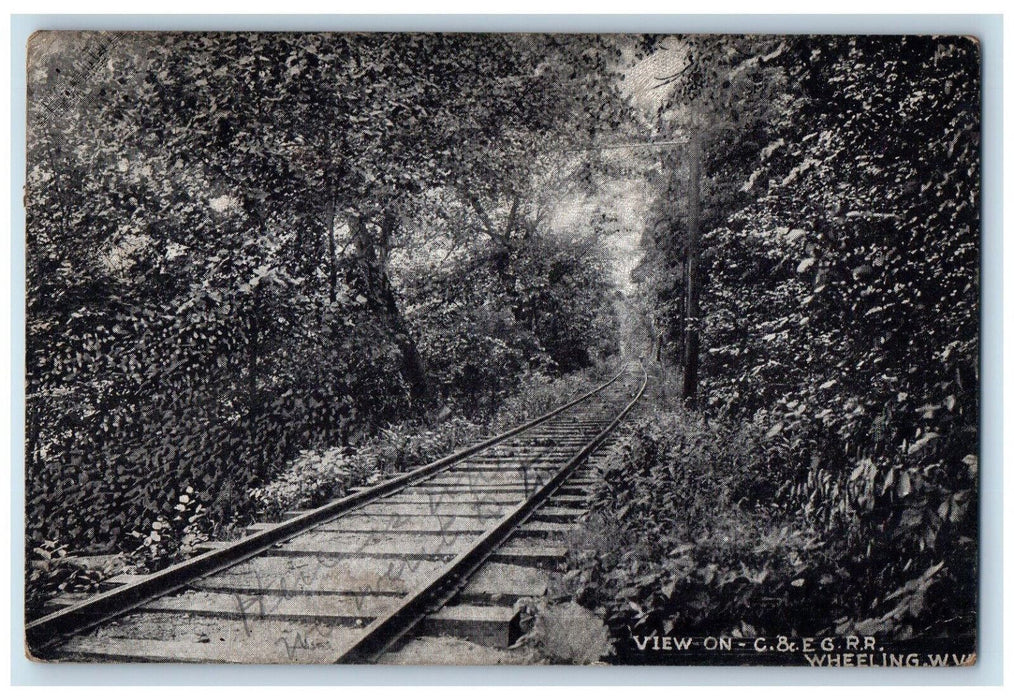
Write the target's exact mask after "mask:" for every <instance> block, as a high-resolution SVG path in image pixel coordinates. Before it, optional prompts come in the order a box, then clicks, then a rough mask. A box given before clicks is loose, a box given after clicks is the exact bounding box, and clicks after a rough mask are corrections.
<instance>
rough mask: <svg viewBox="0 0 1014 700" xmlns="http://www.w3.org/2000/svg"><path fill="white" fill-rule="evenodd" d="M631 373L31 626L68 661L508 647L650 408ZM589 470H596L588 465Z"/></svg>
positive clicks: (296, 658) (285, 657)
mask: <svg viewBox="0 0 1014 700" xmlns="http://www.w3.org/2000/svg"><path fill="white" fill-rule="evenodd" d="M647 381H648V377H647V374H646V373H645V371H644V370H643V368H641V367H639V366H636V365H633V364H631V365H628V366H627V367H626V368H625V369H624V370H623V371H621V372H620V373H619V374H617V375H616V376H615V377H613V378H612V379H610V380H609V381H608V382H606V383H604V384H602V385H601V386H599V387H597V388H596V389H594V390H592V391H591V392H589V393H587V394H585V395H583V396H581V397H578V398H577V399H575V400H573V401H571V402H569V403H567V404H565V405H563V406H561V407H559V408H557V409H556V410H554V411H551V412H550V413H547V414H545V415H543V416H541V417H539V418H536V419H535V420H532V421H529V422H528V423H525V424H524V425H521V426H518V427H516V428H514V429H512V430H510V431H507V432H505V433H503V434H501V435H498V436H495V437H493V438H490V439H488V440H486V441H483V442H481V443H479V444H477V445H474V446H472V447H470V448H468V449H465V450H461V451H460V452H457V453H455V454H452V455H450V456H448V457H445V458H443V459H440V460H437V461H436V462H433V463H431V464H428V465H426V466H423V467H420V468H418V469H415V470H413V471H411V472H407V473H404V474H401V475H399V476H397V477H395V478H392V479H390V480H388V481H386V482H384V483H381V484H378V485H376V486H372V487H369V488H364V489H360V490H359V491H357V492H354V493H352V494H351V495H349V496H346V497H344V498H341V499H338V500H335V501H333V502H331V503H328V504H326V505H324V506H322V507H320V508H316V509H313V510H309V511H298V512H293V513H290V514H288V517H287V519H286V520H284V521H282V522H280V523H263V524H257V525H254V526H252V527H251V528H250V529H249V530H248V532H247V535H246V536H245V537H243V538H242V539H240V540H238V541H235V542H225V543H214V544H211V545H209V547H208V548H207V551H205V552H204V553H202V554H201V555H199V556H197V557H194V558H192V559H189V560H187V561H185V562H182V563H180V564H177V565H174V566H172V567H169V568H167V569H164V570H162V571H159V572H156V573H154V574H150V575H147V576H140V577H136V576H135V577H119V578H118V579H114V580H113V581H111V582H110V583H111V584H112V587H111V588H110V589H109V590H107V591H105V592H103V593H100V594H98V595H95V596H92V597H89V598H87V599H84V600H73V599H72V600H69V601H64V605H63V607H61V608H60V609H58V610H56V611H54V612H52V613H50V614H48V615H46V616H44V617H42V618H40V619H38V620H35V621H33V622H31V623H30V624H29V625H28V626H27V627H26V643H27V645H28V649H29V650H30V652H31V653H32V655H33V656H35V657H37V658H42V659H50V660H62V661H98V660H105V661H152V662H167V661H175V662H226V663H228V662H232V663H372V662H377V661H382V662H383V661H389V660H392V659H393V658H394V657H393V656H392V654H396V653H397V650H398V649H399V648H402V647H403V646H404V645H405V644H406V643H407V642H409V641H410V640H412V639H414V638H420V637H421V636H424V635H425V636H431V637H440V636H451V637H457V638H463V639H466V640H468V641H472V642H476V643H478V644H481V645H485V646H490V647H506V646H508V645H509V644H511V643H512V642H513V640H514V639H515V638H516V637H517V635H518V633H519V629H518V614H517V613H516V611H515V610H514V607H512V606H513V604H514V603H515V602H516V601H517V600H519V599H521V598H524V597H528V596H538V595H541V593H543V592H544V591H545V580H546V579H545V571H547V570H551V569H553V568H554V567H556V566H558V565H559V564H560V563H561V562H562V561H563V559H564V556H565V554H566V547H565V537H566V534H567V532H568V530H569V529H570V528H572V527H573V523H574V521H575V520H576V519H577V518H578V517H580V515H581V514H582V513H583V510H582V506H583V504H584V498H585V494H586V490H587V488H588V487H589V486H590V485H591V483H592V481H591V479H590V478H589V477H590V474H591V470H592V469H593V467H592V465H591V462H592V461H593V460H594V457H593V453H595V451H596V450H598V449H600V448H601V447H603V446H604V445H605V444H607V443H608V441H609V440H610V439H611V435H612V434H613V433H614V431H615V429H616V428H617V427H618V426H619V425H620V424H621V422H622V421H623V419H624V418H625V417H626V415H627V414H628V413H629V412H630V411H631V410H632V409H633V407H634V405H635V404H636V403H637V401H638V400H639V399H640V398H641V396H642V394H643V393H644V391H645V387H646V384H647ZM590 458H591V459H590Z"/></svg>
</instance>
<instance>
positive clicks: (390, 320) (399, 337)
mask: <svg viewBox="0 0 1014 700" xmlns="http://www.w3.org/2000/svg"><path fill="white" fill-rule="evenodd" d="M396 223H397V220H396V219H395V217H394V216H393V215H392V214H390V213H386V214H384V216H383V217H382V219H381V224H380V233H379V236H377V240H375V239H374V237H373V236H372V235H371V234H370V232H369V230H368V229H367V226H366V224H365V222H364V221H363V220H362V218H361V217H353V218H352V219H350V221H349V228H350V230H351V233H352V237H353V240H354V241H355V247H356V254H357V256H358V258H359V264H360V271H361V278H362V282H363V283H365V286H366V289H365V290H363V291H364V295H365V296H366V298H367V300H368V303H369V304H370V306H371V308H372V309H373V310H374V311H375V312H376V313H377V314H378V315H380V316H381V317H382V318H383V319H384V320H385V321H386V322H387V324H388V327H390V328H391V330H392V332H393V333H394V342H395V343H396V344H397V345H398V350H400V351H401V359H402V366H401V375H402V377H403V378H404V379H405V382H406V383H407V384H408V386H409V392H410V395H411V397H412V403H413V404H414V405H416V406H421V405H423V404H424V403H425V402H426V400H427V398H428V387H427V380H426V367H425V365H424V364H423V360H422V355H420V354H419V349H418V348H417V347H416V344H415V340H414V339H413V338H412V334H411V333H410V332H409V329H408V324H407V323H405V319H404V317H403V316H402V315H401V310H400V309H399V308H398V299H397V297H396V296H395V294H394V287H393V286H392V285H391V280H390V278H389V277H388V275H387V252H388V251H387V247H388V245H389V243H390V239H391V236H392V235H393V233H394V227H395V225H396Z"/></svg>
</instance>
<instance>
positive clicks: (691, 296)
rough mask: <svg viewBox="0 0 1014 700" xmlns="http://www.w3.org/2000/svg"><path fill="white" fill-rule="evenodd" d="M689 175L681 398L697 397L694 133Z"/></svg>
mask: <svg viewBox="0 0 1014 700" xmlns="http://www.w3.org/2000/svg"><path fill="white" fill-rule="evenodd" d="M688 150H689V151H690V154H689V155H690V159H689V160H690V177H689V180H690V182H689V187H688V193H687V253H686V256H687V257H686V260H687V262H686V313H685V316H684V318H685V332H684V338H685V342H684V347H683V400H684V402H686V403H688V404H693V403H694V402H695V400H696V397H697V362H698V353H699V345H700V326H701V323H700V286H699V279H698V278H699V275H698V267H699V264H698V262H699V251H698V248H699V247H700V235H701V232H700V226H701V190H700V187H701V151H700V144H699V143H698V140H697V136H696V135H691V137H690V146H689V149H688Z"/></svg>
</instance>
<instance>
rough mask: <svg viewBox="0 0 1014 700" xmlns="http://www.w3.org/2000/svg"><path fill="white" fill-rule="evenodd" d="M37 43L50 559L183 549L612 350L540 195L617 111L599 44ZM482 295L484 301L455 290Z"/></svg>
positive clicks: (34, 212)
mask: <svg viewBox="0 0 1014 700" xmlns="http://www.w3.org/2000/svg"><path fill="white" fill-rule="evenodd" d="M30 53H31V57H30V66H29V78H30V79H29V90H30V105H31V108H30V112H29V144H28V163H29V167H28V173H27V190H26V205H27V207H26V208H27V213H28V214H27V215H28V220H27V234H28V260H27V265H28V270H27V281H28V289H27V303H28V310H27V358H26V361H27V368H28V373H27V374H28V376H27V384H28V386H27V402H26V403H27V430H26V432H27V455H28V456H27V500H28V508H27V531H26V544H27V547H28V551H29V558H31V559H38V558H40V557H46V556H48V553H49V552H53V551H61V552H67V551H69V552H79V551H82V550H85V551H95V552H101V551H116V550H120V551H131V550H134V549H135V548H141V550H143V551H149V550H150V551H151V552H152V556H153V557H154V558H155V559H162V558H164V557H165V556H168V557H170V558H171V556H173V555H174V554H175V553H178V551H179V550H180V549H181V548H182V549H184V550H185V545H186V542H184V536H185V533H184V532H183V531H184V530H187V529H188V528H189V530H188V532H190V533H192V534H193V536H194V537H198V536H202V535H201V534H200V533H201V532H203V536H207V534H208V533H213V532H214V531H215V530H216V529H218V528H221V527H224V526H226V525H228V524H229V523H232V522H234V521H240V522H242V521H244V520H249V519H250V518H251V517H252V510H253V508H254V507H255V505H256V504H255V503H254V500H252V499H254V496H252V495H251V494H256V493H260V492H257V491H255V489H257V488H260V487H263V486H264V485H265V484H266V483H268V482H269V481H270V480H271V479H272V478H273V477H274V476H275V475H276V474H277V473H278V472H279V471H280V470H281V469H282V468H283V466H284V465H285V464H286V462H287V460H290V459H292V458H294V457H296V456H297V455H298V454H300V452H301V451H303V450H324V449H328V448H337V447H340V446H342V445H347V444H360V443H361V442H362V441H363V440H367V439H369V437H370V436H371V435H375V434H376V433H377V431H378V430H380V429H381V428H382V427H383V426H385V425H388V424H390V423H397V422H399V421H414V423H412V424H413V425H421V424H424V423H425V422H426V421H431V420H433V419H434V417H435V416H440V417H446V411H444V412H443V413H442V412H441V409H443V408H444V406H445V404H447V403H455V402H459V401H460V402H465V403H467V404H470V405H475V406H479V407H481V408H482V409H483V412H482V414H480V415H476V416H474V418H475V419H476V420H479V421H481V420H485V419H488V418H489V417H490V415H491V414H492V412H493V411H494V410H495V409H496V407H497V405H498V403H499V402H501V401H502V400H503V399H504V396H505V394H506V392H507V390H508V389H510V388H514V387H516V386H518V382H519V381H521V380H520V378H521V376H522V375H523V374H524V373H525V372H528V371H530V370H536V369H538V370H542V371H545V372H548V373H559V372H563V371H570V370H573V369H577V368H580V367H585V366H588V365H589V364H591V363H592V362H593V360H595V359H597V358H598V356H599V355H601V354H602V353H604V352H607V351H608V350H609V349H611V348H609V347H603V346H602V345H601V343H600V342H599V340H598V338H599V335H598V334H595V333H592V332H591V328H590V324H591V322H592V319H593V318H596V317H598V316H605V317H608V316H609V315H610V314H611V313H612V304H613V302H612V297H611V296H610V293H609V285H610V282H609V279H608V275H607V274H606V272H605V271H604V269H603V267H602V264H601V261H600V260H599V259H597V258H595V257H594V256H589V257H587V258H582V259H571V258H570V257H569V255H568V246H570V245H571V243H569V242H567V241H568V240H569V239H568V238H563V237H560V236H557V235H556V233H555V232H554V231H553V229H552V225H551V222H550V219H549V217H547V216H546V214H545V205H546V202H545V201H543V200H542V199H540V198H539V197H541V196H542V195H541V194H540V193H541V188H538V187H537V185H538V183H539V182H542V181H544V180H545V179H546V177H547V175H546V173H547V172H548V171H547V168H548V167H549V166H548V165H547V163H548V162H549V161H547V158H546V157H545V155H544V154H545V152H546V149H547V144H553V145H554V146H558V145H561V144H565V143H570V142H576V141H580V140H581V139H585V140H586V139H588V138H590V133H591V130H592V129H594V128H600V127H596V125H601V124H603V123H608V122H609V121H610V119H609V115H610V114H613V113H616V114H619V113H621V112H622V111H623V109H624V106H623V103H622V100H621V99H620V96H619V93H618V91H617V90H616V88H615V86H614V85H612V83H611V82H610V78H609V68H608V65H609V63H610V62H611V61H614V60H615V50H614V49H613V48H612V47H611V45H610V43H609V42H608V41H606V40H596V39H593V38H589V39H588V40H587V41H583V42H582V41H578V40H576V39H574V38H571V39H569V40H568V39H564V38H555V37H531V38H527V39H526V40H525V41H521V42H518V41H517V40H516V39H512V38H510V37H503V36H486V37H482V36H474V35H461V36H453V35H442V36H435V35H422V34H403V35H381V34H370V35H354V34H327V35H322V34H321V35H317V34H301V35H296V34H244V33H232V34H202V33H194V34H162V35H152V34H93V33H76V34H73V35H62V34H46V33H42V34H37V35H35V36H34V37H33V43H32V46H31V47H30ZM575 85H579V86H580V87H581V89H580V90H577V89H575ZM550 160H552V159H550ZM559 160H560V159H559V158H556V159H555V160H554V161H553V165H554V167H556V169H557V171H559V170H560V167H559V166H560V163H559V162H558V161H559ZM563 166H564V167H563V169H562V174H561V175H558V177H560V178H563V179H567V178H568V177H570V175H569V174H568V173H569V170H570V169H572V168H569V166H568V164H567V163H564V164H563ZM554 172H555V171H554ZM540 178H541V179H540ZM581 178H582V179H583V180H584V181H589V180H588V177H587V173H582V175H581ZM589 182H590V181H589ZM522 233H523V235H522ZM588 235H589V236H591V235H595V234H594V232H591V231H589V233H588ZM433 236H437V237H438V238H439V239H440V241H442V245H443V249H440V246H431V245H430V242H431V240H430V239H431V238H432V237H433ZM522 238H523V239H524V243H523V244H522V243H521V242H520V241H521V239H522ZM515 240H517V241H519V242H518V243H515V242H514V241H515ZM437 249H440V250H441V252H442V253H446V254H444V256H443V258H442V260H443V263H444V264H441V258H440V257H435V258H434V259H433V260H430V261H429V263H430V265H429V268H428V269H429V270H430V273H431V274H432V275H433V279H430V280H426V281H425V284H422V283H421V282H420V281H419V279H418V278H419V273H418V272H417V271H414V269H413V268H412V265H411V264H410V263H411V261H413V260H414V259H416V258H422V257H425V256H427V255H432V254H433V251H434V250H437ZM491 250H492V251H493V253H492V254H490V252H489V251H491ZM399 255H400V257H399ZM406 260H407V261H408V262H406ZM486 278H491V279H493V280H494V282H490V284H491V285H493V284H495V285H498V286H497V288H496V289H487V290H486V291H483V290H482V289H479V288H478V287H476V288H474V289H473V286H472V282H473V281H477V280H479V281H481V280H485V279H486ZM508 281H509V282H510V285H511V286H510V287H509V288H508V287H507V286H506V283H507V282H508ZM462 293H467V294H469V295H473V296H472V297H471V298H470V299H468V300H467V303H468V304H469V308H468V310H467V313H465V314H463V315H456V314H455V311H454V309H455V308H457V307H456V306H455V305H454V304H453V303H452V304H451V305H450V306H448V307H446V308H444V307H442V306H441V305H442V304H443V303H444V302H445V301H446V300H448V299H449V298H450V297H453V296H454V295H457V294H462ZM484 294H485V296H483V295H484ZM477 297H482V300H481V301H477ZM409 307H411V308H412V309H418V310H416V311H413V312H412V313H406V312H405V309H406V308H409ZM422 309H436V311H432V312H427V311H423V310H422ZM561 309H563V310H568V311H573V313H567V314H563V315H559V316H552V317H550V316H548V314H556V312H557V311H559V310H561ZM445 312H446V313H445ZM435 314H436V315H435ZM470 314H472V315H475V314H477V315H476V316H474V317H473V316H471V315H470ZM482 314H486V316H482ZM500 326H502V328H503V329H504V330H503V333H502V334H501V335H500V336H498V335H497V332H498V331H497V330H496V329H497V328H498V327H500ZM518 328H524V329H525V333H521V332H519V331H518V330H517V329H518ZM501 336H503V337H506V336H509V337H510V341H509V345H510V347H509V348H507V349H504V350H503V351H502V353H501V351H500V348H499V346H498V345H497V343H498V342H499V338H500V337H501ZM450 344H454V345H455V346H454V348H453V349H451V348H450V347H449V345H450ZM508 357H509V361H508ZM473 375H474V376H473ZM494 376H495V377H496V380H497V381H496V383H494V382H488V383H487V380H488V379H490V378H491V377H494ZM469 377H470V378H469ZM410 456H411V457H412V458H414V457H415V455H410ZM180 505H183V506H185V510H186V512H185V516H186V517H183V515H184V514H182V513H181V511H180V509H179V506H180ZM191 518H193V520H191ZM169 531H172V532H173V533H174V534H173V536H172V537H169V536H168V533H169ZM160 533H162V534H160ZM187 537H189V535H188V536H187ZM190 539H193V537H190ZM190 539H187V542H189V541H190ZM152 548H154V549H152Z"/></svg>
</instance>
